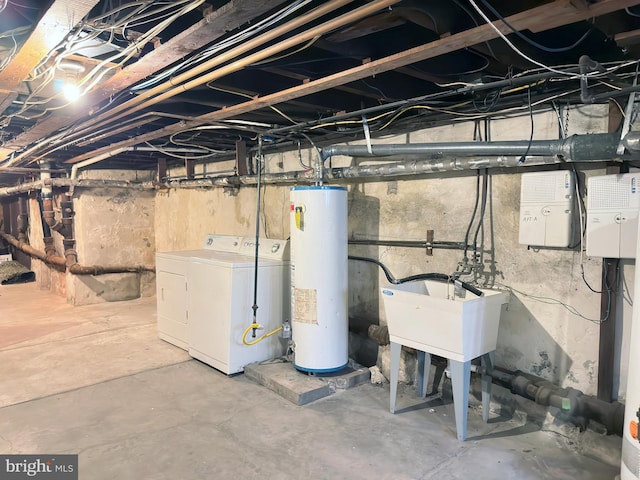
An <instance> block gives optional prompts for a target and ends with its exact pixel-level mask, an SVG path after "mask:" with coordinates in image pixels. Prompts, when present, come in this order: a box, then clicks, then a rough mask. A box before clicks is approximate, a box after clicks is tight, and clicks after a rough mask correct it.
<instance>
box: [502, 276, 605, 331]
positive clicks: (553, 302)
mask: <svg viewBox="0 0 640 480" xmlns="http://www.w3.org/2000/svg"><path fill="white" fill-rule="evenodd" d="M495 284H496V285H500V286H502V287H504V288H506V289H507V290H509V291H510V292H512V293H513V292H516V293H519V294H520V295H522V296H523V297H527V298H530V299H531V300H534V301H536V302H540V303H545V304H547V305H560V306H561V307H562V308H564V309H565V310H567V311H568V312H569V313H570V314H572V315H575V316H576V317H580V318H582V319H584V320H587V321H589V322H592V323H595V324H597V325H599V324H601V323H603V322H605V321H606V320H601V319H596V318H589V317H587V316H585V315H583V314H582V313H580V311H579V310H578V309H577V308H576V307H574V306H572V305H569V304H567V303H565V302H563V301H562V300H558V299H557V298H551V297H540V296H538V295H532V294H530V293H525V292H523V291H521V290H518V289H516V288H513V287H511V286H509V285H505V284H504V283H500V282H495Z"/></svg>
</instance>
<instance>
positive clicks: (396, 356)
mask: <svg viewBox="0 0 640 480" xmlns="http://www.w3.org/2000/svg"><path fill="white" fill-rule="evenodd" d="M401 350H402V345H400V344H399V343H394V342H391V379H390V380H389V384H390V392H389V411H390V412H391V413H395V411H396V395H397V393H398V371H399V370H400V351H401Z"/></svg>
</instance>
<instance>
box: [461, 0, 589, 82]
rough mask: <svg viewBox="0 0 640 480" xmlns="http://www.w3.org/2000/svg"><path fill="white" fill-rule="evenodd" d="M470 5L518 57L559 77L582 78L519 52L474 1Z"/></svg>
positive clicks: (470, 1)
mask: <svg viewBox="0 0 640 480" xmlns="http://www.w3.org/2000/svg"><path fill="white" fill-rule="evenodd" d="M469 3H470V4H471V6H472V7H473V8H474V9H475V10H476V12H478V14H480V16H481V17H482V18H483V19H484V21H485V22H487V24H488V25H489V26H490V27H491V28H493V29H494V30H495V31H496V33H497V34H498V35H500V37H501V38H502V39H503V40H504V41H505V43H506V44H507V45H509V47H511V49H512V50H513V51H514V52H516V53H517V54H518V55H520V56H521V57H522V58H524V59H525V60H527V61H529V62H531V63H533V64H534V65H538V66H539V67H541V68H544V69H545V70H549V71H550V72H553V73H557V74H559V75H566V76H569V77H573V78H579V77H580V75H577V74H575V73H568V72H563V71H562V70H556V69H555V68H552V67H549V66H548V65H545V64H544V63H540V62H538V61H537V60H534V59H533V58H531V57H528V56H527V55H525V54H524V53H522V52H521V51H520V50H518V49H517V48H516V46H515V45H514V44H513V43H511V41H510V40H509V39H508V38H507V37H506V35H505V34H503V33H502V32H501V31H500V29H499V28H498V27H496V26H495V24H494V23H493V22H492V21H491V20H489V17H487V16H486V15H485V14H484V12H483V11H482V10H481V9H480V7H478V5H477V4H476V2H475V1H474V0H469Z"/></svg>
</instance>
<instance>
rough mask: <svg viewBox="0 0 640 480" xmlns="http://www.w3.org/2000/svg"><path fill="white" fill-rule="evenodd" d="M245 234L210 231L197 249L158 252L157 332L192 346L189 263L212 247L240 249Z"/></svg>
mask: <svg viewBox="0 0 640 480" xmlns="http://www.w3.org/2000/svg"><path fill="white" fill-rule="evenodd" d="M241 244H242V237H238V236H230V235H207V236H206V238H205V239H204V242H203V246H202V248H201V249H198V250H180V251H174V252H158V253H156V298H157V307H158V336H159V337H160V338H161V339H162V340H164V341H166V342H169V343H171V344H173V345H175V346H177V347H180V348H182V349H184V350H188V349H189V344H188V340H187V325H188V317H189V312H188V302H187V296H188V293H189V291H188V287H189V285H188V284H189V282H188V266H189V263H190V262H191V260H192V258H195V257H198V256H200V257H201V256H203V255H204V254H205V253H206V252H209V251H213V250H215V251H218V252H228V253H233V252H238V251H239V250H240V246H241Z"/></svg>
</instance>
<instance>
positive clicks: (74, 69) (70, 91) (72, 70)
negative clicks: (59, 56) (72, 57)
mask: <svg viewBox="0 0 640 480" xmlns="http://www.w3.org/2000/svg"><path fill="white" fill-rule="evenodd" d="M58 68H59V69H60V70H62V71H63V72H64V74H65V79H64V83H63V85H62V94H63V95H64V98H66V99H67V101H69V102H75V101H76V100H78V98H80V96H81V95H82V91H81V89H80V85H78V75H79V74H81V73H82V72H84V67H83V66H82V65H80V64H79V63H76V62H63V63H61V64H60V65H58Z"/></svg>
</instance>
